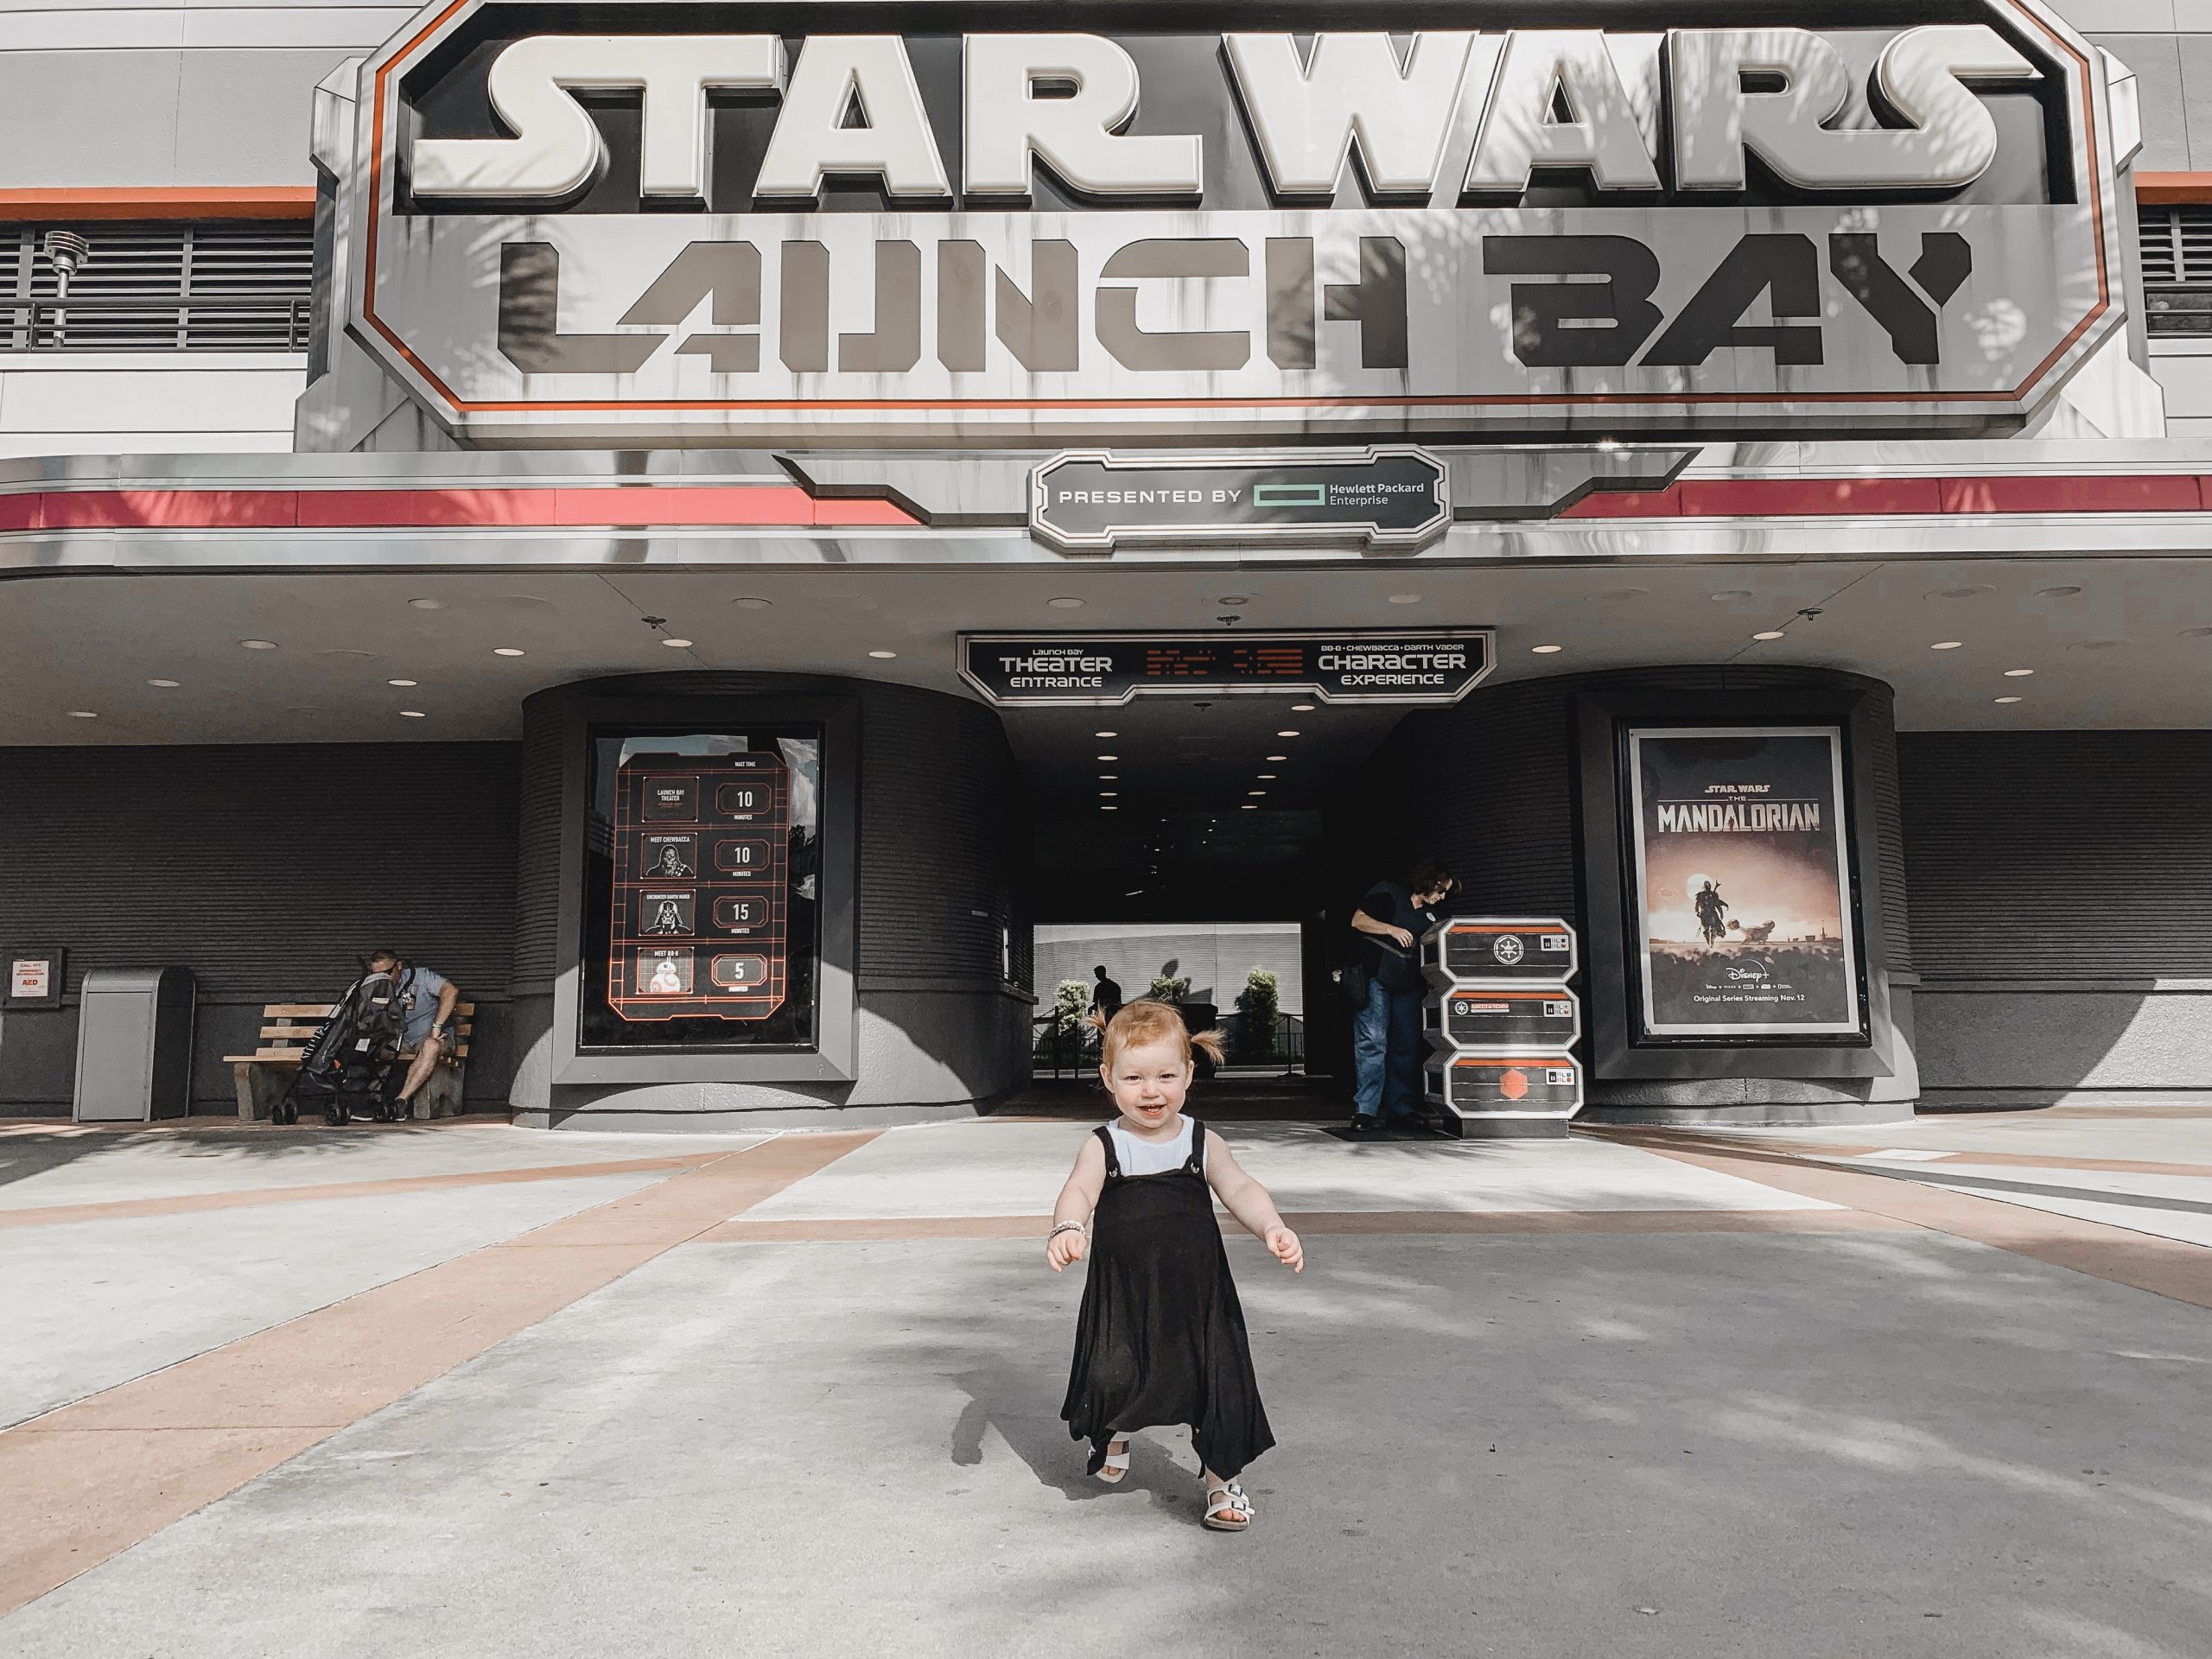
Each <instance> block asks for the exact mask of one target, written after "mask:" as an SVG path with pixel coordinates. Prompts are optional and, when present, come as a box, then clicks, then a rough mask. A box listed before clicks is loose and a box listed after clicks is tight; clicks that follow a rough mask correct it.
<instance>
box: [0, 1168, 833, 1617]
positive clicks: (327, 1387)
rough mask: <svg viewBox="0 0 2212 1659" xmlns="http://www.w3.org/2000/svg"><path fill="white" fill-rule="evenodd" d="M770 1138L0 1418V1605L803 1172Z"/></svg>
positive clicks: (86, 1566)
mask: <svg viewBox="0 0 2212 1659" xmlns="http://www.w3.org/2000/svg"><path fill="white" fill-rule="evenodd" d="M874 1138H875V1136H874V1134H873V1133H870V1132H865V1131H864V1132H860V1133H837V1134H829V1135H785V1136H780V1137H779V1138H777V1139H775V1140H772V1141H763V1142H762V1143H761V1144H760V1145H759V1146H757V1147H748V1148H747V1149H746V1150H745V1151H742V1152H734V1153H729V1154H724V1155H721V1156H720V1157H717V1158H715V1160H713V1161H712V1162H709V1163H707V1164H704V1165H702V1166H700V1167H699V1168H696V1169H694V1170H691V1171H689V1172H688V1173H683V1174H681V1175H675V1176H671V1178H670V1179H667V1180H665V1181H663V1182H660V1183H659V1184H658V1185H654V1186H649V1187H647V1188H645V1190H644V1191H642V1192H633V1193H632V1194H630V1195H629V1196H628V1197H626V1198H617V1199H615V1200H614V1201H613V1202H612V1203H609V1204H603V1205H600V1206H599V1207H598V1208H596V1209H594V1210H585V1211H580V1212H578V1213H577V1214H575V1215H572V1216H569V1217H567V1218H565V1219H564V1220H561V1221H556V1222H554V1223H552V1224H550V1225H549V1226H545V1227H541V1228H538V1229H537V1230H536V1231H534V1232H529V1233H524V1234H523V1235H521V1236H519V1237H516V1238H512V1239H509V1240H507V1241H506V1242H505V1243H502V1244H494V1245H492V1246H490V1247H489V1248H487V1249H480V1250H477V1251H475V1252H474V1253H473V1254H471V1255H463V1256H457V1257H455V1258H454V1260H452V1261H450V1262H442V1263H441V1264H439V1265H438V1266H436V1267H434V1268H425V1269H424V1270H423V1271H422V1272H421V1273H416V1274H410V1275H409V1276H408V1277H406V1278H404V1279H399V1280H395V1281H392V1282H391V1283H390V1284H387V1285H380V1286H378V1287H376V1288H375V1289H373V1290H368V1291H364V1292H363V1293H362V1294H359V1295H358V1296H350V1297H348V1298H346V1300H344V1301H340V1302H334V1303H332V1304H331V1305H330V1306H327V1307H323V1308H318V1309H317V1310H316V1311H315V1312H314V1313H308V1314H305V1315H303V1316H302V1317H301V1318H299V1319H293V1320H290V1321H289V1322H288V1323H286V1324H283V1325H274V1326H272V1327H270V1329H268V1330H266V1331H261V1332H256V1333H255V1334H253V1335H252V1336H250V1337H242V1338H239V1339H238V1340H237V1341H236V1342H232V1343H226V1344H224V1345H223V1346H222V1347H220V1348H215V1349H211V1350H210V1351H207V1353H204V1354H200V1355H197V1356H195V1357H193V1358H191V1359H188V1360H186V1361H184V1362H183V1363H181V1364H178V1365H172V1366H169V1367H168V1368H167V1369H166V1370H159V1371H155V1372H152V1373H150V1374H149V1375H148V1376H142V1377H138V1378H137V1379H136V1380H134V1381H132V1382H129V1383H123V1384H121V1385H119V1386H118V1387H116V1388H112V1389H107V1390H106V1391H105V1392H104V1393H101V1394H96V1395H92V1396H91V1397H90V1398H88V1399H85V1400H80V1401H78V1402H76V1403H75V1404H73V1405H67V1406H63V1407H61V1408H59V1409H58V1410H54V1411H50V1412H48V1413H47V1414H45V1415H44V1416H42V1417H34V1418H32V1419H31V1420H30V1421H28V1422H24V1423H18V1424H17V1425H16V1427H13V1428H10V1429H8V1430H6V1431H4V1432H0V1492H4V1493H6V1494H7V1497H6V1505H7V1517H8V1522H9V1524H8V1526H7V1528H6V1529H5V1530H4V1531H0V1617H3V1616H5V1615H6V1614H8V1613H10V1612H12V1611H15V1610H16V1608H18V1607H20V1606H22V1605H23V1604H24V1603H25V1602H27V1601H31V1600H34V1599H36V1598H38V1597H40V1596H42V1595H44V1594H46V1592H48V1591H49V1590H52V1589H53V1588H54V1587H55V1586H57V1585H60V1584H65V1583H67V1581H68V1580H71V1579H73V1578H74V1577H76V1576H77V1574H79V1573H84V1572H88V1571H90V1570H91V1569H92V1568H93V1567H98V1566H99V1564H100V1563H101V1562H103V1561H105V1560H108V1559H110V1558H111V1557H112V1556H114V1555H117V1554H120V1553H121V1552H123V1551H124V1550H126V1549H128V1548H130V1547H131V1546H132V1545H133V1544H136V1543H138V1542H140V1541H143V1540H144V1539H147V1538H149V1537H151V1536H152V1535H154V1534H155V1533H156V1532H159V1531H160V1530H161V1529H162V1528H164V1527H166V1526H168V1525H170V1524H171V1523H172V1522H177V1521H181V1520H182V1519H183V1518H184V1517H185V1516H188V1515H190V1514H191V1513H192V1512H193V1511H194V1510H197V1509H200V1508H201V1507H203V1506H204V1505H207V1504H209V1503H213V1502H214V1501H215V1500H216V1499H217V1498H219V1497H223V1496H224V1495H225V1494H226V1493H228V1492H232V1491H237V1490H238V1488H239V1487H240V1486H242V1485H244V1484H245V1483H246V1482H247V1481H249V1480H251V1479H253V1478H255V1477H256V1476H257V1475H263V1474H266V1473H267V1472H268V1471H270V1470H271V1469H274V1468H275V1467H276V1466H277V1465H279V1464H281V1463H283V1462H284V1461H286V1460H287V1459H290V1458H294V1457H296V1456H298V1455H299V1454H300V1453H301V1452H304V1451H306V1450H307V1449H308V1447H309V1446H314V1445H315V1444H316V1443H317V1442H319V1441H321V1440H327V1439H328V1438H329V1437H330V1436H331V1435H333V1434H334V1433H337V1432H338V1431H339V1430H340V1429H341V1428H344V1427H347V1426H348V1425H350V1424H353V1423H357V1422H359V1421H360V1420H361V1419H362V1418H364V1417H366V1416H368V1415H369V1414H372V1412H377V1411H381V1410H382V1409H383V1408H385V1407H386V1406H388V1405H390V1404H391V1402H393V1401H395V1400H397V1399H398V1398H399V1397H400V1396H401V1395H404V1394H406V1393H408V1392H409V1391H410V1389H417V1388H420V1387H421V1386H422V1385H423V1383H428V1382H429V1381H430V1380H431V1379H433V1378H434V1377H438V1376H444V1375H445V1373H447V1372H448V1371H449V1370H453V1369H454V1366H456V1365H460V1364H462V1363H466V1362H467V1361H468V1360H471V1359H474V1358H475V1357H476V1356H477V1355H479V1354H480V1353H483V1352H484V1351H486V1350H487V1349H489V1348H491V1347H493V1345H494V1344H498V1343H500V1342H503V1341H505V1340H506V1339H507V1338H510V1337H512V1336H514V1335H516V1334H517V1333H518V1332H523V1331H526V1330H528V1329H529V1328H530V1327H531V1325H536V1324H537V1323H538V1322H539V1321H540V1320H542V1319H548V1318H550V1316H551V1315H553V1314H555V1313H558V1312H560V1311H561V1309H563V1308H564V1307H567V1306H569V1305H570V1304H572V1303H574V1302H575V1301H578V1300H581V1299H582V1298H583V1297H586V1296H588V1295H589V1294H592V1293H593V1292H594V1291H595V1290H599V1289H601V1288H602V1287H605V1286H607V1285H609V1284H611V1283H613V1281H615V1280H617V1279H620V1278H621V1277H622V1276H623V1275H624V1274H627V1273H631V1272H633V1271H634V1270H635V1269H637V1268H640V1267H643V1266H644V1265H645V1263H646V1262H650V1261H652V1259H653V1258H654V1257H655V1256H657V1255H660V1254H662V1253H663V1252H664V1251H665V1250H669V1249H674V1248H675V1247H676V1246H677V1245H678V1244H681V1243H685V1242H686V1241H687V1240H690V1239H693V1238H696V1237H697V1236H699V1235H700V1234H701V1233H703V1232H705V1231H707V1230H709V1229H711V1228H714V1227H717V1226H720V1225H721V1224H722V1223H723V1222H725V1221H728V1219H729V1218H730V1217H733V1216H735V1215H738V1214H741V1213H742V1212H743V1211H747V1210H749V1209H750V1208H752V1207H753V1205H756V1204H759V1203H760V1201H761V1200H762V1199H764V1198H772V1197H773V1196H774V1195H775V1194H776V1193H778V1192H782V1191H783V1190H784V1189H785V1187H787V1186H789V1185H791V1184H792V1183H793V1182H794V1181H799V1180H804V1179H805V1178H806V1177H807V1176H809V1175H811V1174H813V1173H815V1172H816V1171H817V1170H818V1169H821V1168H822V1167H823V1166H825V1165H828V1164H830V1163H832V1162H834V1161H836V1160H837V1159H839V1158H841V1157H842V1156H843V1155H844V1154H847V1153H848V1152H850V1151H852V1150H853V1149H854V1148H855V1147H860V1146H864V1145H866V1144H867V1143H868V1141H872V1140H874Z"/></svg>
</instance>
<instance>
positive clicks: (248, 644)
mask: <svg viewBox="0 0 2212 1659" xmlns="http://www.w3.org/2000/svg"><path fill="white" fill-rule="evenodd" d="M238 644H240V645H244V646H245V648H246V649H247V650H248V651H274V650H276V649H277V642H276V641H275V640H274V639H241V640H239V641H238Z"/></svg>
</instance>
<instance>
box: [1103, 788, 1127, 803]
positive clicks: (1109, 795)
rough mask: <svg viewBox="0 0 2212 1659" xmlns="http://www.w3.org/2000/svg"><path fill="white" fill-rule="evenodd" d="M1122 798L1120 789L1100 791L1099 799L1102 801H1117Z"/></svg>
mask: <svg viewBox="0 0 2212 1659" xmlns="http://www.w3.org/2000/svg"><path fill="white" fill-rule="evenodd" d="M1121 797H1122V791H1120V790H1118V789H1102V790H1100V791H1098V798H1099V799H1100V800H1102V801H1116V800H1119V799H1120V798H1121Z"/></svg>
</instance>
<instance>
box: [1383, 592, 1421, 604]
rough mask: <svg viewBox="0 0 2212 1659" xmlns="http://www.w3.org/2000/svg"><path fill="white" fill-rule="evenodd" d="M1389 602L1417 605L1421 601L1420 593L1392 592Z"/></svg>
mask: <svg viewBox="0 0 2212 1659" xmlns="http://www.w3.org/2000/svg"><path fill="white" fill-rule="evenodd" d="M1390 602H1391V603H1392V604H1393V605H1418V604H1420V603H1421V595H1420V594H1391V595H1390Z"/></svg>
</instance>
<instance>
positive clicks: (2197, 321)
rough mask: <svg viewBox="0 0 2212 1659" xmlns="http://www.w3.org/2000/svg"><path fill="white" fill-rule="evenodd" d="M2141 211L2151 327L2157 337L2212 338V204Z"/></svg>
mask: <svg viewBox="0 0 2212 1659" xmlns="http://www.w3.org/2000/svg"><path fill="white" fill-rule="evenodd" d="M2136 212H2137V221H2136V222H2137V224H2138V226H2139V229H2140V232H2141V235H2140V238H2139V239H2140V240H2141V243H2142V245H2143V308H2144V323H2145V327H2147V328H2148V329H2149V331H2150V332H2151V333H2152V334H2212V202H2207V203H2202V204H2199V203H2194V202H2192V203H2189V204H2186V205H2183V206H2180V207H2142V208H2139V209H2137V210H2136Z"/></svg>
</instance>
